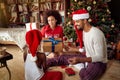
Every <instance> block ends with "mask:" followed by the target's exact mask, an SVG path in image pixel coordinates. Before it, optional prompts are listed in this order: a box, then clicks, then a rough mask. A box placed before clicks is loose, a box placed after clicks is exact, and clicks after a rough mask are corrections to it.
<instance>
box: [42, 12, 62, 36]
mask: <svg viewBox="0 0 120 80" xmlns="http://www.w3.org/2000/svg"><path fill="white" fill-rule="evenodd" d="M44 19H45V20H44V21H45V24H46V25H45V26H44V27H43V28H42V29H41V33H42V36H43V37H45V38H50V37H53V38H62V37H63V28H62V27H61V26H60V24H61V22H62V18H61V15H60V14H59V12H58V11H55V10H49V11H46V13H45V17H44Z"/></svg>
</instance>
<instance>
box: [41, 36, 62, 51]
mask: <svg viewBox="0 0 120 80" xmlns="http://www.w3.org/2000/svg"><path fill="white" fill-rule="evenodd" d="M62 50H63V43H62V39H61V38H43V40H42V42H41V51H42V52H61V51H62Z"/></svg>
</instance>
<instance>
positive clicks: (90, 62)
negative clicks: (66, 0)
mask: <svg viewBox="0 0 120 80" xmlns="http://www.w3.org/2000/svg"><path fill="white" fill-rule="evenodd" d="M88 18H89V13H88V12H87V11H86V10H85V9H81V10H77V11H75V12H73V20H74V25H75V27H76V31H77V30H78V31H79V30H80V29H83V42H84V47H85V52H86V57H73V58H70V59H69V63H70V64H77V63H86V65H85V67H84V68H82V69H81V70H80V73H79V74H80V77H81V79H82V80H96V79H98V78H99V77H100V76H101V75H102V74H103V73H104V72H105V70H106V66H107V64H106V63H107V47H106V39H105V37H104V34H103V32H102V31H100V30H99V29H98V28H96V27H93V26H92V25H90V24H89V22H88V21H87V20H88ZM77 36H78V38H79V37H80V36H79V34H77ZM69 50H75V51H81V48H80V49H77V48H76V49H74V48H71V47H70V48H69Z"/></svg>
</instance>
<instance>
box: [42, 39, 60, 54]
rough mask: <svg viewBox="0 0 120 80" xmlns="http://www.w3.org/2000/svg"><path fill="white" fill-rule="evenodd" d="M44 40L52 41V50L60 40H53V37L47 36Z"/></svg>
mask: <svg viewBox="0 0 120 80" xmlns="http://www.w3.org/2000/svg"><path fill="white" fill-rule="evenodd" d="M44 42H52V52H54V51H55V50H54V49H55V45H56V44H58V43H59V42H62V41H61V40H55V39H54V38H49V39H48V40H44Z"/></svg>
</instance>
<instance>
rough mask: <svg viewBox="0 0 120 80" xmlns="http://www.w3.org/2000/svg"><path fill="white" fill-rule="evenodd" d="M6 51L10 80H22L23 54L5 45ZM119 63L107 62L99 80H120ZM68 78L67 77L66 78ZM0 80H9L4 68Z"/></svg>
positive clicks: (17, 48)
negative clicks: (9, 54) (10, 57)
mask: <svg viewBox="0 0 120 80" xmlns="http://www.w3.org/2000/svg"><path fill="white" fill-rule="evenodd" d="M6 47H7V51H8V52H10V53H11V54H12V55H13V59H12V60H9V61H7V63H8V67H9V68H10V71H11V73H12V78H11V80H24V61H23V52H22V51H21V50H20V48H19V47H17V46H13V45H7V46H6ZM119 72H120V61H117V60H109V62H108V68H107V71H106V73H105V74H104V75H103V77H102V78H101V79H100V80H120V73H119ZM67 77H68V76H67ZM0 80H9V75H8V72H7V70H6V68H0ZM65 80H78V78H76V77H75V76H70V77H69V78H67V79H65Z"/></svg>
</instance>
